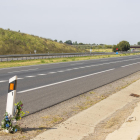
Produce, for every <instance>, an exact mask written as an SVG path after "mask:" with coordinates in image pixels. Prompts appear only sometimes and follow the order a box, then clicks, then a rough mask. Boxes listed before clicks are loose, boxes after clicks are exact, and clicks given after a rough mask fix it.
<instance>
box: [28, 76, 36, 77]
mask: <svg viewBox="0 0 140 140" xmlns="http://www.w3.org/2000/svg"><path fill="white" fill-rule="evenodd" d="M26 77H36V76H26Z"/></svg>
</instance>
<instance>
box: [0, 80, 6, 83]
mask: <svg viewBox="0 0 140 140" xmlns="http://www.w3.org/2000/svg"><path fill="white" fill-rule="evenodd" d="M7 81H8V80H5V81H0V83H4V82H7Z"/></svg>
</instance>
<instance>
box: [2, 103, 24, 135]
mask: <svg viewBox="0 0 140 140" xmlns="http://www.w3.org/2000/svg"><path fill="white" fill-rule="evenodd" d="M22 109H23V104H22V102H21V101H20V102H18V103H16V104H15V109H14V116H11V115H9V114H8V113H7V112H6V113H5V114H4V118H3V120H2V122H1V128H2V129H3V131H4V132H7V133H15V132H17V131H18V130H20V127H19V126H18V125H17V121H18V120H20V119H21V117H23V116H24V115H25V112H23V111H22Z"/></svg>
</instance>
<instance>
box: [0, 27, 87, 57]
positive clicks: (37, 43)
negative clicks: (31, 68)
mask: <svg viewBox="0 0 140 140" xmlns="http://www.w3.org/2000/svg"><path fill="white" fill-rule="evenodd" d="M34 50H36V52H37V53H48V52H49V53H62V52H63V53H74V52H75V53H76V52H86V50H85V49H80V48H75V47H73V46H71V45H67V44H64V43H58V42H55V41H53V40H51V39H46V38H42V37H38V36H34V35H29V34H25V33H20V32H15V31H11V30H4V29H2V28H0V55H7V54H30V52H31V54H33V53H34Z"/></svg>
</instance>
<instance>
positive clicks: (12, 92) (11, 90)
mask: <svg viewBox="0 0 140 140" xmlns="http://www.w3.org/2000/svg"><path fill="white" fill-rule="evenodd" d="M16 89H17V76H14V77H12V78H11V79H9V87H8V94H7V105H6V112H7V113H8V115H12V116H13V115H14V106H15V98H16Z"/></svg>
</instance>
